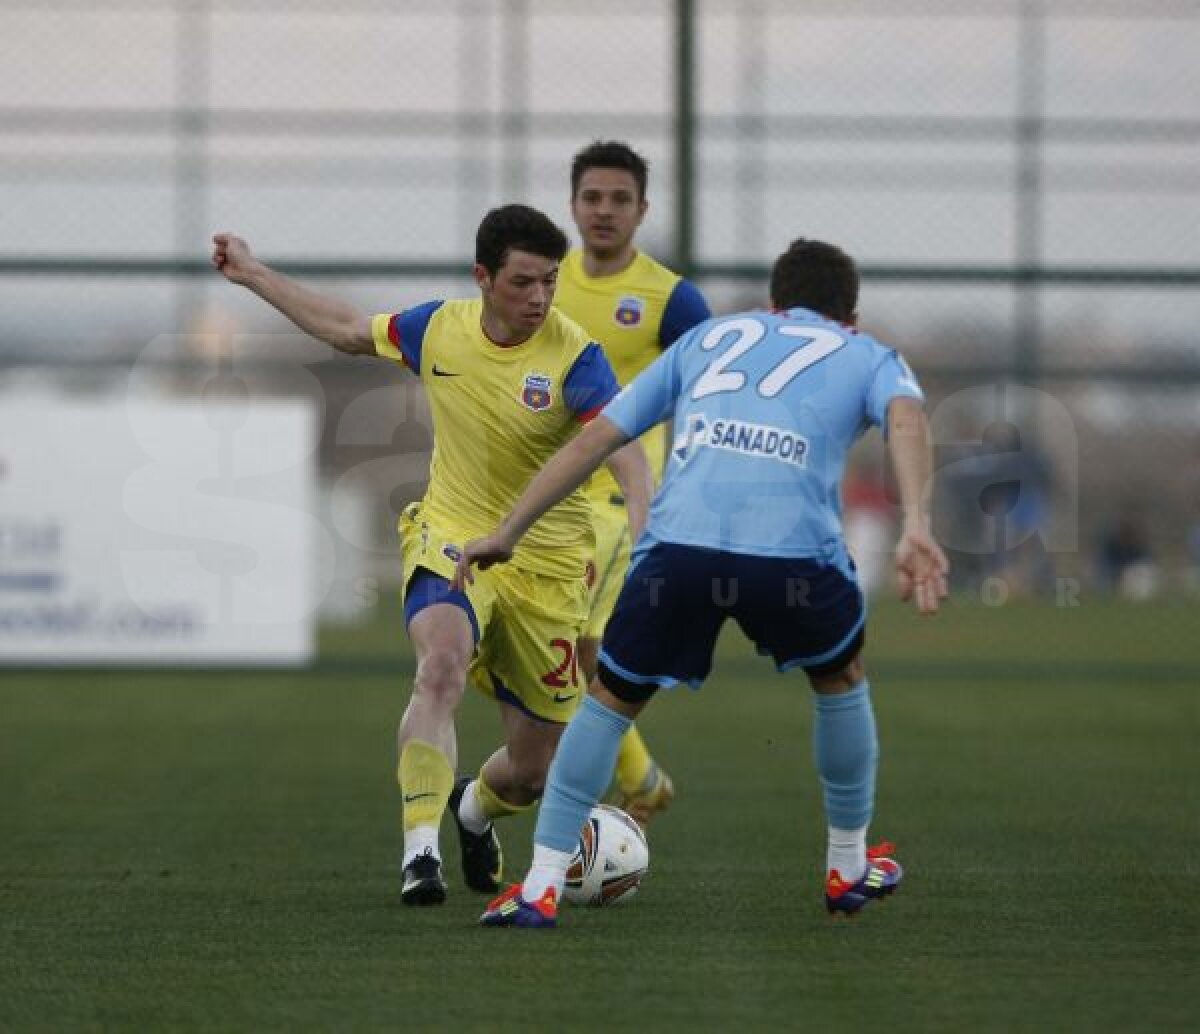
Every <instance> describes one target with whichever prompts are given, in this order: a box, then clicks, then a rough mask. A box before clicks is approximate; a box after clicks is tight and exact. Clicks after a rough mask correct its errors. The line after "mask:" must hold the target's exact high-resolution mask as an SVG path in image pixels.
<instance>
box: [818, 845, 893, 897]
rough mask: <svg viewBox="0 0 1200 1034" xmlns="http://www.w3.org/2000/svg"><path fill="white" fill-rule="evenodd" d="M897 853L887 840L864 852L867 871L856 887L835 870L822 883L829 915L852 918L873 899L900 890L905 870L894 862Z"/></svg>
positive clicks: (855, 884)
mask: <svg viewBox="0 0 1200 1034" xmlns="http://www.w3.org/2000/svg"><path fill="white" fill-rule="evenodd" d="M895 850H896V845H895V844H890V843H888V842H887V841H886V840H885V841H884V842H883V843H880V844H876V845H875V846H874V847H869V848H867V871H866V872H864V873H863V874H862V878H861V879H859V880H858V882H856V883H848V882H846V881H845V880H843V879H842V877H841V874H840V873H839V872H838V871H837V869H834V870H833V871H832V872H830V874H829V876H828V877H827V878H826V880H825V907H826V908H827V909H828V910H829V913H830V914H831V915H837V914H838V913H841V914H842V915H854V914H855V913H856V912H858V911H860V910H861V909H862V907H863V906H864V905H865V904H866V903H867V902H868V901H872V900H874V899H875V898H885V897H887V896H888V895H889V894H891V893H892V892H893V891H895V889H896V888H897V887H898V886H900V881H901V880H902V879H903V878H904V870H903V869H902V868H901V867H900V863H899V862H897V861H896V860H895V859H894V858H890V857H888V856H889V855H890V854H891V853H892V852H893V851H895Z"/></svg>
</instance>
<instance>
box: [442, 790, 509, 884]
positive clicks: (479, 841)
mask: <svg viewBox="0 0 1200 1034" xmlns="http://www.w3.org/2000/svg"><path fill="white" fill-rule="evenodd" d="M470 783H471V777H470V776H463V777H462V778H461V779H459V781H458V782H457V783H455V784H454V789H453V790H452V791H451V792H450V801H449V803H450V814H451V815H453V816H454V825H455V826H456V827H457V828H458V842H459V844H460V845H461V846H462V869H463V879H464V880H466V883H467V886H468V887H470V888H471V889H472V890H477V891H479V892H480V893H481V894H495V893H496V892H497V891H498V890H499V889H500V877H501V876H502V875H503V872H504V854H503V852H502V851H501V850H500V840H499V838H498V837H497V836H496V827H495V824H493V823H491V822H489V823H488V827H487V829H485V830H484V831H483V832H482V833H472V832H471V831H470V830H469V829H467V827H466V826H464V825H463V824H462V820H461V819H460V818H459V817H458V806H459V805H460V804H461V803H462V798H463V793H464V791H465V790H466V789H467V787H468V786H469V785H470Z"/></svg>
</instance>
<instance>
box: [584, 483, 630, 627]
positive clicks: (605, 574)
mask: <svg viewBox="0 0 1200 1034" xmlns="http://www.w3.org/2000/svg"><path fill="white" fill-rule="evenodd" d="M592 526H593V527H594V528H595V531H596V558H595V561H594V565H595V568H594V571H595V573H594V577H593V579H592V585H591V588H590V590H589V598H588V618H587V623H586V624H585V625H584V628H583V636H584V638H585V639H602V638H604V626H605V625H606V624H608V619H609V618H610V617H612V612H613V607H615V606H616V605H617V597H618V596H619V595H620V594H621V586H622V585H623V584H624V583H625V573H626V572H627V571H628V570H629V521H628V520H627V518H626V516H625V507H624V506H623V505H622V504H620V503H609V502H603V503H593V504H592Z"/></svg>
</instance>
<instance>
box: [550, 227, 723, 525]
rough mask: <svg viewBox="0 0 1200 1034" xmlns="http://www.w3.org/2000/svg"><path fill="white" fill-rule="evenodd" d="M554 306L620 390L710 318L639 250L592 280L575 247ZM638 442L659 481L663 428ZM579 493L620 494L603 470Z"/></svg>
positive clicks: (691, 293)
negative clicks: (599, 356)
mask: <svg viewBox="0 0 1200 1034" xmlns="http://www.w3.org/2000/svg"><path fill="white" fill-rule="evenodd" d="M554 305H555V307H556V308H558V309H561V310H562V311H563V312H565V313H566V314H567V315H568V316H570V317H571V319H573V320H575V321H576V322H578V323H579V324H580V325H581V326H582V327H583V328H584V330H586V331H587V333H588V334H590V335H591V336H592V339H593V340H595V341H598V342H600V344H601V346H602V347H603V348H604V353H605V355H607V356H608V361H609V362H610V363H611V364H612V368H613V370H614V372H615V373H616V376H617V382H618V383H619V384H620V385H621V386H622V387H624V386H625V385H626V384H628V383H629V382H630V381H632V380H633V379H634V378H635V377H636V376H637V375H638V374H639V373H641V372H642V371H643V370H644V369H645V368H646V367H647V366H649V365H650V364H651V363H652V362H654V360H655V359H657V358H658V356H659V355H660V354H661V353H662V351H663V349H665V348H667V347H669V346H670V345H671V344H672V343H673V342H674V341H675V340H676V339H677V338H678V337H680V336H681V335H682V334H684V333H685V332H686V331H689V330H691V329H692V327H694V326H695V325H696V324H697V323H701V322H703V321H704V320H706V319H708V318H709V317H710V316H711V315H712V313H711V312H710V311H709V308H708V303H707V302H705V300H704V296H703V295H702V294H701V293H700V292H699V290H698V289H697V288H696V287H695V286H694V285H693V284H692V283H691V281H689V280H685V279H683V278H682V277H681V276H680V275H679V274H678V273H675V272H672V271H671V270H670V269H668V268H667V267H666V266H664V265H662V263H660V262H656V261H654V259H652V258H650V256H649V255H644V254H642V253H641V252H638V254H637V255H636V257H635V258H634V260H633V261H632V262H631V263H630V264H629V265H628V266H626V267H625V268H624V269H623V270H621V272H619V273H614V274H613V275H612V276H602V277H592V276H588V275H587V273H586V272H584V268H583V252H582V251H581V250H580V249H578V248H574V249H572V250H571V251H570V252H569V253H568V254H567V257H566V258H565V259H564V260H563V262H562V265H561V266H560V267H559V271H558V289H557V291H556V292H555V296H554ZM641 442H642V447H643V448H644V449H645V450H646V458H647V459H648V460H649V462H650V469H651V470H653V471H654V474H655V479H656V480H657V479H660V478H661V477H662V470H663V466H664V464H665V462H666V456H667V428H666V424H660V425H659V426H657V427H654V428H651V429H650V430H649V431H647V432H646V433H645V434H644V435H642V437H641ZM584 491H585V492H586V493H587V496H588V498H589V499H591V500H592V501H593V502H597V503H598V502H605V501H607V500H609V499H611V498H612V497H614V496H617V497H619V494H620V489H619V488H618V486H617V483H616V480H615V479H614V478H613V476H612V474H611V473H610V472H609V470H608V468H607V467H601V468H600V469H599V470H598V471H596V473H595V474H594V475H592V477H591V479H590V480H589V481H588V483H587V484H586V485H585V486H584Z"/></svg>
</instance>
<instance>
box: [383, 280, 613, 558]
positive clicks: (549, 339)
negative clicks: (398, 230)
mask: <svg viewBox="0 0 1200 1034" xmlns="http://www.w3.org/2000/svg"><path fill="white" fill-rule="evenodd" d="M482 314H483V302H482V301H481V300H480V299H474V300H463V301H444V302H443V301H434V302H428V303H426V304H424V305H418V306H416V307H414V308H411V309H407V310H405V311H404V312H401V313H384V314H382V315H379V316H376V317H375V318H374V319H373V320H372V323H371V331H372V336H373V337H374V340H375V351H376V352H377V353H378V354H379V355H380V356H382V357H384V358H385V359H391V360H393V361H396V362H402V363H404V364H405V365H406V366H408V367H409V369H411V370H412V371H413V372H414V373H416V374H417V375H418V376H419V377H420V378H421V380H422V382H423V383H424V385H425V391H426V394H427V396H428V398H429V405H430V409H431V410H432V413H433V458H432V460H431V461H430V465H429V487H428V489H427V490H426V492H425V497H424V499H423V501H422V504H421V514H422V517H423V518H424V519H425V520H427V521H429V523H430V524H433V525H435V526H437V527H438V528H439V529H441V530H442V531H443V533H446V534H448V535H450V536H458V538H459V539H460V540H461V542H466V541H467V540H468V539H472V538H477V537H478V536H480V535H486V534H488V533H490V532H491V531H493V530H494V529H495V527H496V525H497V524H499V523H500V521H501V520H502V519H503V518H504V517H505V516H506V515H507V514H508V512H509V510H510V509H511V508H512V505H513V503H515V502H516V500H517V497H518V496H520V494H521V492H522V491H523V490H524V489H525V486H526V485H527V484H528V483H529V480H530V478H531V477H533V475H534V474H535V473H536V472H537V471H538V470H539V469H541V467H542V466H543V465H544V464H545V462H546V461H547V460H548V459H549V458H550V457H551V456H553V455H554V453H555V452H557V451H558V449H559V448H560V447H561V446H562V445H564V444H565V443H566V442H567V441H569V440H570V439H571V438H572V437H573V436H574V434H575V432H576V430H577V429H578V427H579V426H580V424H581V422H585V421H587V420H589V419H591V418H592V416H594V415H595V414H596V413H598V412H599V411H600V410H601V409H602V408H603V407H604V405H605V404H606V403H607V402H608V401H609V400H610V399H611V398H612V397H613V396H614V395H615V394H616V393H617V390H618V386H617V382H616V378H615V377H614V376H613V371H612V367H611V366H610V365H609V362H608V360H607V359H606V358H605V355H604V353H603V351H601V349H600V347H599V346H598V345H597V344H596V343H595V342H594V341H592V340H591V338H589V337H588V335H587V334H586V333H585V332H584V330H583V329H582V328H581V327H580V326H579V325H578V324H577V323H575V322H573V321H572V320H570V319H568V318H567V317H566V316H564V315H563V314H562V313H561V312H558V311H557V310H555V309H551V310H550V313H549V315H548V316H547V318H546V322H545V323H543V324H542V326H541V327H540V328H539V329H538V330H537V332H536V333H534V335H533V336H532V337H530V338H529V339H528V340H526V341H523V342H522V343H521V344H519V345H499V344H496V343H495V342H494V341H492V340H491V339H490V338H489V337H488V336H487V335H486V334H485V333H484V331H483V326H482V323H481V317H482ZM593 548H594V538H593V533H592V521H591V509H590V507H589V505H588V503H587V500H586V499H585V498H584V496H583V493H582V492H581V491H576V492H574V493H572V494H571V495H570V496H568V497H567V498H566V499H565V500H563V501H562V502H561V503H559V504H558V505H557V506H555V507H554V508H553V509H551V510H550V511H549V512H548V513H546V514H545V516H543V517H542V518H541V519H540V520H539V521H537V523H536V524H534V525H533V527H532V528H530V529H529V533H528V534H527V535H526V536H525V537H524V538H523V539H522V541H521V543H520V545H518V546H517V549H516V552H515V554H514V555H513V563H515V564H518V565H520V566H522V567H524V568H526V569H527V570H530V571H536V572H539V573H541V574H546V575H551V576H553V577H561V578H578V577H582V576H583V573H584V570H585V567H586V564H587V561H588V560H589V559H590V557H591V554H592V550H593Z"/></svg>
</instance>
